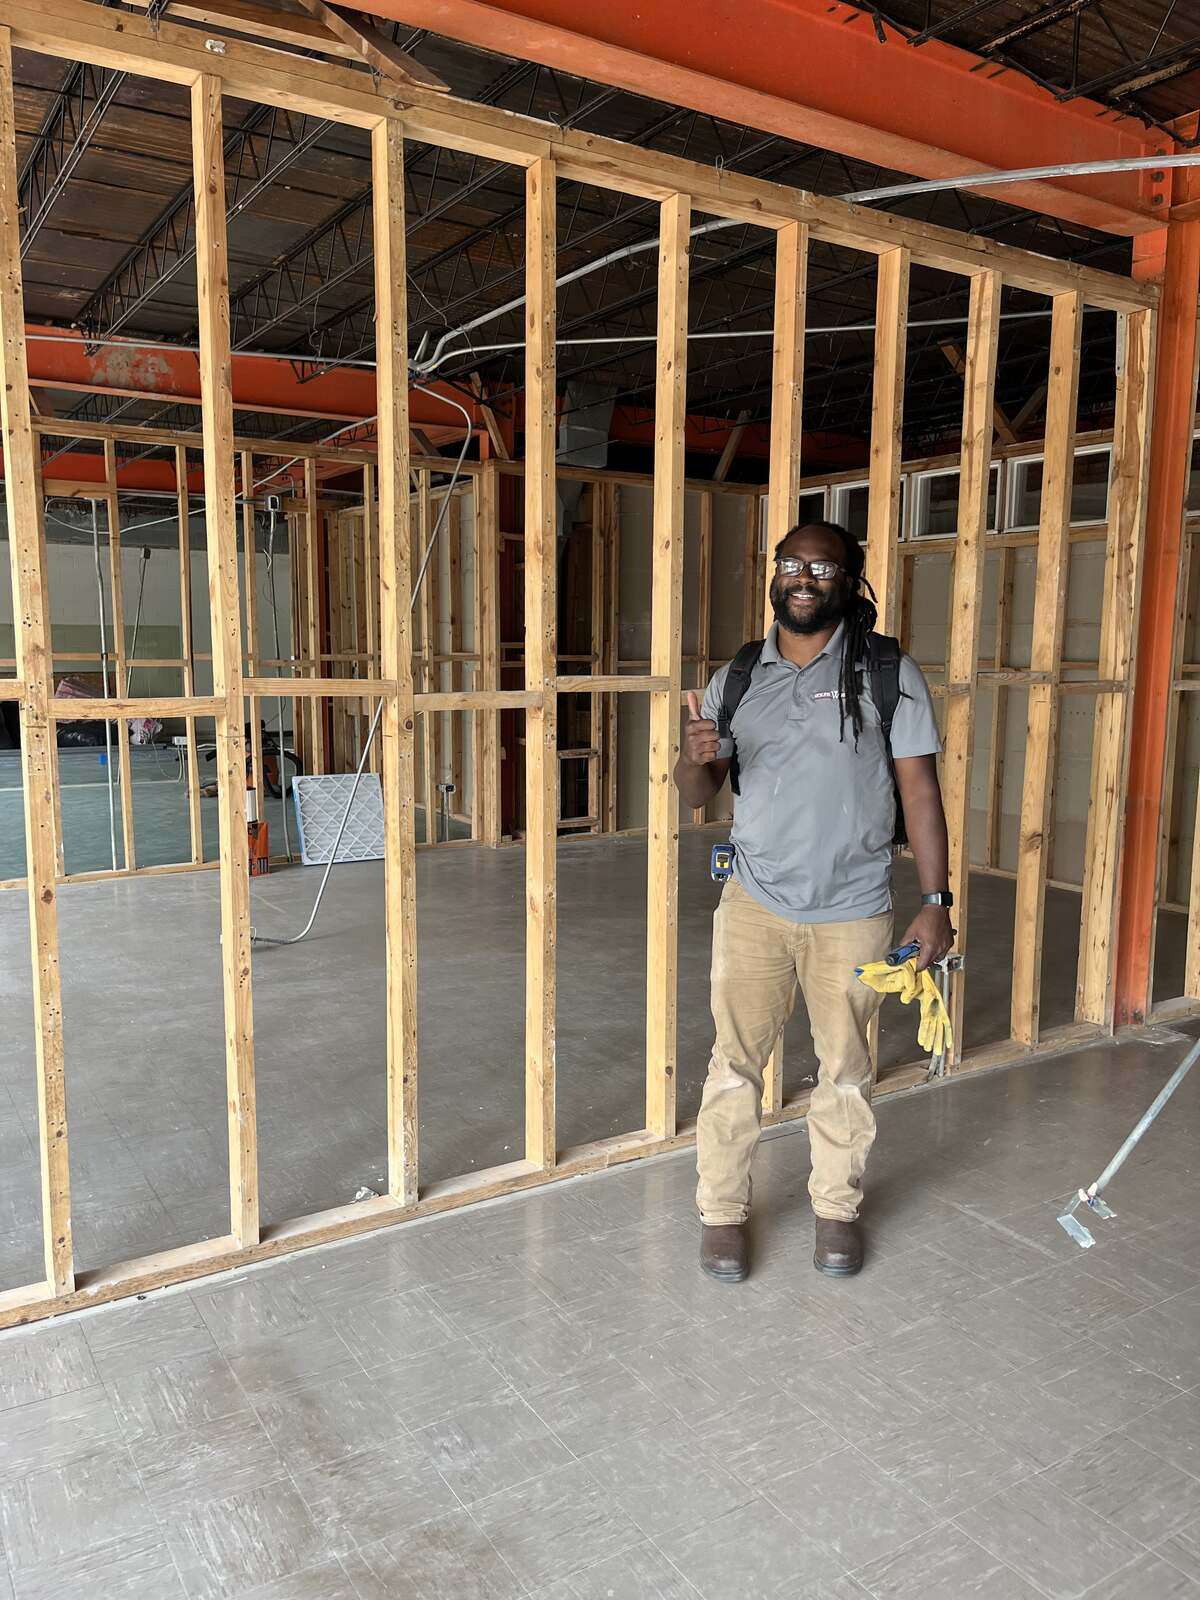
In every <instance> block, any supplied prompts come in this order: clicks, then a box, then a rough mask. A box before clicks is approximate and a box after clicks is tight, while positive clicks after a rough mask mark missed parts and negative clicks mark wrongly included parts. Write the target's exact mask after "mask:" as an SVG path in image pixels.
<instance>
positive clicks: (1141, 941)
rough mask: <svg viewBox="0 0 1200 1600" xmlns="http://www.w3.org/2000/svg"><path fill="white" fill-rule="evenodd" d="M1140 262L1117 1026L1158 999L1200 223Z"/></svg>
mask: <svg viewBox="0 0 1200 1600" xmlns="http://www.w3.org/2000/svg"><path fill="white" fill-rule="evenodd" d="M1194 181H1195V180H1193V182H1194ZM1181 187H1185V186H1183V185H1181ZM1187 198H1190V196H1188V197H1187ZM1134 268H1135V276H1138V277H1141V278H1142V279H1143V280H1145V279H1150V280H1152V281H1157V282H1160V283H1161V284H1162V299H1161V301H1160V303H1159V313H1158V355H1157V362H1156V367H1155V379H1154V413H1153V432H1152V436H1151V445H1150V483H1149V495H1148V500H1147V513H1146V546H1145V555H1144V557H1143V565H1142V595H1141V607H1140V611H1139V616H1138V638H1137V669H1136V670H1137V676H1136V685H1135V692H1134V702H1133V714H1132V717H1131V730H1130V738H1131V743H1130V752H1129V791H1128V801H1127V805H1126V814H1125V839H1124V851H1123V855H1122V862H1121V904H1120V917H1119V921H1118V925H1117V971H1116V993H1115V1020H1116V1022H1117V1024H1118V1026H1120V1025H1121V1024H1123V1023H1139V1022H1142V1021H1143V1020H1144V1018H1145V1016H1146V1013H1147V1011H1148V1010H1149V1008H1150V1005H1151V1002H1152V986H1153V980H1154V974H1153V971H1152V968H1151V954H1152V951H1153V948H1154V937H1153V935H1154V919H1155V910H1156V905H1157V900H1158V873H1159V844H1160V839H1161V832H1162V805H1163V793H1164V785H1165V780H1166V754H1167V713H1168V708H1169V703H1170V695H1171V676H1172V669H1173V665H1174V623H1175V603H1176V592H1177V588H1178V584H1179V568H1180V553H1181V549H1182V543H1183V520H1184V508H1185V504H1186V499H1187V480H1188V469H1189V464H1190V462H1191V453H1192V434H1193V432H1194V430H1195V427H1196V378H1197V356H1198V354H1200V344H1198V341H1197V330H1196V315H1197V297H1198V296H1200V220H1196V221H1191V222H1172V223H1171V224H1170V225H1169V226H1168V227H1167V228H1165V229H1163V230H1161V232H1160V233H1157V234H1154V235H1150V236H1148V237H1147V238H1146V239H1145V240H1144V241H1142V240H1139V241H1138V244H1137V246H1136V247H1135V261H1134Z"/></svg>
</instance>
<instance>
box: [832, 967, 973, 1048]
mask: <svg viewBox="0 0 1200 1600" xmlns="http://www.w3.org/2000/svg"><path fill="white" fill-rule="evenodd" d="M856 971H857V972H858V976H859V977H860V978H861V979H862V981H863V982H864V983H865V984H866V985H867V986H868V987H869V988H871V989H874V990H876V991H877V992H878V993H879V994H898V995H899V996H900V1000H901V1003H902V1004H903V1005H909V1004H910V1003H911V1002H912V1001H913V1000H916V1001H918V1002H919V1003H920V1007H921V1021H920V1024H919V1025H918V1028H917V1043H918V1044H919V1045H920V1047H921V1049H922V1050H928V1051H929V1053H930V1055H938V1054H943V1055H945V1054H949V1052H950V1050H951V1048H952V1046H953V1043H954V1034H953V1031H952V1030H951V1027H950V1017H949V1015H948V1013H947V1011H946V1006H945V1002H944V1001H943V1000H942V996H941V992H940V990H939V989H938V986H937V984H936V983H935V982H934V981H933V978H932V976H931V975H930V973H929V971H928V970H926V971H924V972H918V971H917V964H916V962H915V961H914V960H913V959H912V957H911V956H910V957H909V959H908V960H907V961H904V962H902V963H901V964H900V966H898V967H889V966H888V964H887V962H886V961H870V962H868V963H867V965H866V966H865V967H861V968H856Z"/></svg>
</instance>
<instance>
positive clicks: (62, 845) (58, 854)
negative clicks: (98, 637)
mask: <svg viewBox="0 0 1200 1600" xmlns="http://www.w3.org/2000/svg"><path fill="white" fill-rule="evenodd" d="M34 442H35V445H37V444H38V441H37V440H35V441H34ZM33 461H34V469H35V473H36V483H35V486H34V492H35V494H36V496H37V504H38V509H39V516H38V525H37V534H38V553H37V565H38V571H39V572H40V573H42V575H43V581H44V582H45V584H46V630H47V650H48V652H49V666H48V672H47V683H48V685H49V691H50V695H51V697H53V694H54V649H53V642H54V638H53V636H54V622H53V619H52V617H51V615H50V613H51V609H52V607H51V596H50V587H49V581H50V564H49V558H48V557H47V555H46V492H45V489H44V488H43V486H42V453H41V449H40V446H39V447H38V448H35V450H34V453H33ZM17 676H18V677H19V676H20V669H19V668H18V671H17ZM49 748H50V781H51V785H52V794H53V797H54V860H55V865H56V867H57V869H58V873H59V876H60V877H61V876H65V874H66V870H67V862H66V840H65V837H64V835H63V816H62V784H61V782H60V781H59V774H58V732H57V729H55V734H54V737H53V738H52V739H51V740H50V747H49Z"/></svg>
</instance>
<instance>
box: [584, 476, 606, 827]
mask: <svg viewBox="0 0 1200 1600" xmlns="http://www.w3.org/2000/svg"><path fill="white" fill-rule="evenodd" d="M603 504H604V498H603V485H602V484H601V482H600V480H599V479H596V481H595V482H594V483H593V484H592V559H591V568H590V572H591V588H590V591H589V600H590V614H589V628H588V649H589V651H590V653H591V657H592V659H591V671H592V672H594V673H600V672H602V671H603V670H604V668H603V665H602V661H603V650H604V593H605V591H604V565H605V563H604V555H605V551H604V513H603ZM588 747H589V749H590V750H591V751H592V754H591V756H590V757H589V758H588V767H587V774H588V776H587V796H588V798H587V810H588V816H589V817H592V818H594V819H595V820H594V821H593V823H592V827H591V829H590V832H592V833H601V832H603V829H604V817H603V804H604V802H603V798H602V789H603V777H604V696H603V695H601V694H591V695H589V696H588Z"/></svg>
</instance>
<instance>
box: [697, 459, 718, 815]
mask: <svg viewBox="0 0 1200 1600" xmlns="http://www.w3.org/2000/svg"><path fill="white" fill-rule="evenodd" d="M712 537H713V497H712V495H711V494H710V493H708V492H707V491H705V490H701V492H700V560H699V572H698V578H699V583H698V590H699V592H698V594H697V597H696V687H697V689H698V690H699V692H700V694H701V696H703V694H704V691H705V689H706V688H707V687H708V641H709V634H710V632H711V625H712ZM704 813H705V808H704V807H703V806H696V807H695V808H694V810H693V811H692V821H693V822H696V823H701V822H703V821H704Z"/></svg>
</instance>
